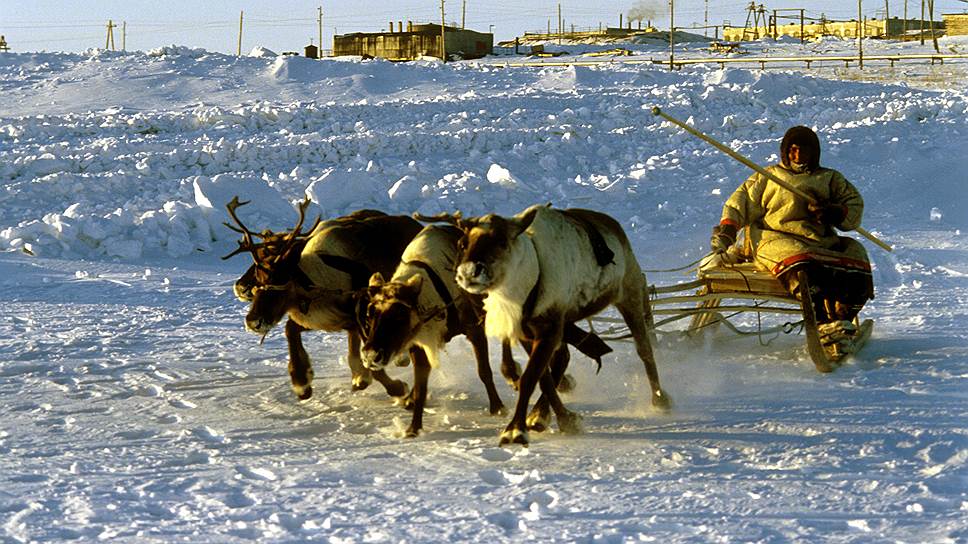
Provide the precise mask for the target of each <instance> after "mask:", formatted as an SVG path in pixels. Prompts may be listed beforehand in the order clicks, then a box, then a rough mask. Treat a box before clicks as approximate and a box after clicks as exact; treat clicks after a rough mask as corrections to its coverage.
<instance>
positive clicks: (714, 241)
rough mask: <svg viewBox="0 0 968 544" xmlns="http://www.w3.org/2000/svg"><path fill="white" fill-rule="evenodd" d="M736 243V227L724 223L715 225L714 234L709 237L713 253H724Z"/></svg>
mask: <svg viewBox="0 0 968 544" xmlns="http://www.w3.org/2000/svg"><path fill="white" fill-rule="evenodd" d="M735 243H736V227H735V226H734V225H730V224H728V223H722V224H719V225H716V226H715V227H713V235H712V237H711V238H710V239H709V247H710V248H712V250H713V253H723V252H724V251H726V250H727V249H729V248H730V246H732V245H733V244H735Z"/></svg>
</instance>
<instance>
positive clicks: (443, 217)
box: [413, 211, 463, 228]
mask: <svg viewBox="0 0 968 544" xmlns="http://www.w3.org/2000/svg"><path fill="white" fill-rule="evenodd" d="M413 218H414V219H416V220H417V221H420V222H422V223H450V224H451V225H454V226H455V227H457V228H461V225H462V224H463V217H462V216H461V213H460V212H459V211H457V212H454V213H447V212H441V213H438V214H436V215H424V214H422V213H419V212H414V213H413Z"/></svg>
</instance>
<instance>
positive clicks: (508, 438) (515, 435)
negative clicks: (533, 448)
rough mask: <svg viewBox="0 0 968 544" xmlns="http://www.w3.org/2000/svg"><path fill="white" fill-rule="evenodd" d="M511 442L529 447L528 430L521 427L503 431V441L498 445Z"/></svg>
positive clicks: (505, 444)
mask: <svg viewBox="0 0 968 544" xmlns="http://www.w3.org/2000/svg"><path fill="white" fill-rule="evenodd" d="M509 444H519V445H521V446H524V447H528V431H522V430H521V429H507V430H505V431H504V432H503V433H501V441H500V442H499V444H498V445H500V446H507V445H509Z"/></svg>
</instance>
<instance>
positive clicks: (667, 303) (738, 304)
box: [649, 262, 874, 372]
mask: <svg viewBox="0 0 968 544" xmlns="http://www.w3.org/2000/svg"><path fill="white" fill-rule="evenodd" d="M798 279H799V283H800V287H799V292H798V295H797V296H794V295H791V294H790V293H788V292H787V290H786V289H785V288H784V287H783V285H781V284H780V282H779V281H778V280H777V279H776V278H774V277H773V276H772V275H770V274H769V273H768V272H765V271H763V270H759V269H757V268H756V267H755V266H754V264H753V263H749V262H747V263H740V264H735V265H720V266H716V267H712V268H707V269H702V270H700V272H699V274H698V277H697V279H696V280H694V281H691V282H688V283H682V284H679V285H674V286H669V287H657V286H650V287H649V298H650V299H651V301H652V307H653V310H652V312H653V314H655V315H656V316H668V317H665V318H662V319H658V320H657V321H656V323H655V325H656V327H661V326H662V325H665V324H667V323H671V322H673V321H678V320H681V319H689V320H690V322H689V327H688V328H687V329H686V331H685V334H686V335H688V336H696V335H699V334H702V333H704V332H707V331H709V330H712V329H715V328H717V327H720V326H726V327H728V328H729V329H731V330H732V331H733V332H736V333H740V334H750V332H748V331H742V330H740V329H739V328H738V327H736V326H735V325H733V324H732V323H730V322H729V318H730V317H734V316H736V315H738V314H742V313H746V312H756V313H760V314H780V315H790V316H800V317H801V318H802V325H803V330H804V332H805V336H806V342H807V352H808V353H809V354H810V358H811V359H812V360H813V363H814V365H815V366H816V367H817V370H819V371H820V372H831V371H833V370H834V369H835V368H837V366H838V365H839V364H840V363H841V361H843V359H844V358H845V357H847V356H848V355H850V354H852V353H856V352H857V351H859V350H860V348H862V347H863V344H864V342H866V341H867V339H868V338H869V337H870V334H871V331H872V329H873V325H874V322H873V321H872V320H870V319H868V320H865V321H863V322H862V323H861V322H859V320H856V319H855V325H856V326H857V333H856V334H855V335H854V336H853V338H852V342H851V344H852V345H851V346H850V349H848V350H846V351H845V350H843V349H842V348H843V345H838V344H830V345H825V344H824V343H823V342H822V340H821V335H820V332H819V331H818V329H817V319H816V315H815V314H814V309H813V304H811V303H810V297H809V296H804V294H805V293H809V290H810V284H809V281H808V280H807V277H806V274H804V273H803V272H801V273H800V277H799V278H798ZM697 289H698V290H697ZM693 290H696V291H695V292H694V293H692V294H678V293H683V292H689V291H693ZM801 301H805V302H801ZM794 327H795V324H793V323H789V322H788V323H785V324H784V325H781V326H779V327H775V330H784V331H786V332H791V330H792V329H793V328H794ZM758 332H760V333H762V332H765V331H758Z"/></svg>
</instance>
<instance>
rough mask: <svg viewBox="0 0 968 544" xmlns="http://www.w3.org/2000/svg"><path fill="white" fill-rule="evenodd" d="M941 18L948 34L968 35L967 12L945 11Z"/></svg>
mask: <svg viewBox="0 0 968 544" xmlns="http://www.w3.org/2000/svg"><path fill="white" fill-rule="evenodd" d="M941 20H942V21H944V28H945V33H947V34H948V35H949V36H968V13H945V14H942V15H941Z"/></svg>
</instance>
